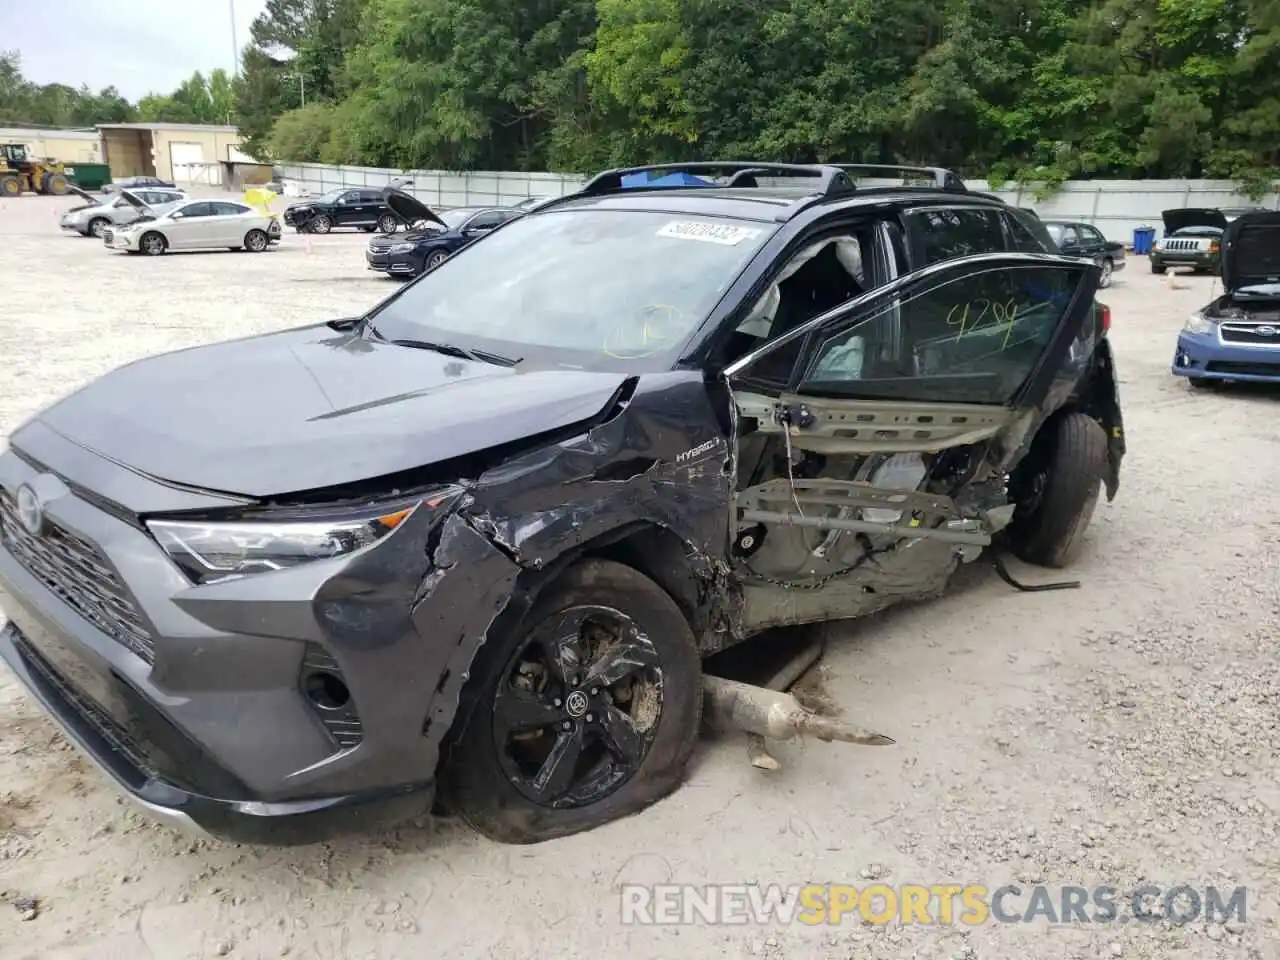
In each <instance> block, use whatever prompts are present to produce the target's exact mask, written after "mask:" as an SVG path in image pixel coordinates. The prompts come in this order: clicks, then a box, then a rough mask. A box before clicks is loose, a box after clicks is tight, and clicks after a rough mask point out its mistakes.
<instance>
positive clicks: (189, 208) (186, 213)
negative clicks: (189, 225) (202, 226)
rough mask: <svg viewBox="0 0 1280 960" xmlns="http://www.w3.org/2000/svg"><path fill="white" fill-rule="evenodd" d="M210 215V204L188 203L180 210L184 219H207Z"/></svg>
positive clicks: (211, 210)
mask: <svg viewBox="0 0 1280 960" xmlns="http://www.w3.org/2000/svg"><path fill="white" fill-rule="evenodd" d="M212 215H213V204H211V203H189V204H187V205H186V206H185V207H183V208H182V216H183V217H184V218H191V217H209V216H212Z"/></svg>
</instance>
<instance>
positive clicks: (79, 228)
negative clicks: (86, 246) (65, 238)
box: [58, 220, 89, 237]
mask: <svg viewBox="0 0 1280 960" xmlns="http://www.w3.org/2000/svg"><path fill="white" fill-rule="evenodd" d="M58 226H59V227H61V228H62V229H63V230H66V231H68V232H70V233H78V234H80V236H82V237H87V236H88V235H89V228H88V227H87V226H85V225H84V224H83V223H78V222H76V221H74V220H60V221H58Z"/></svg>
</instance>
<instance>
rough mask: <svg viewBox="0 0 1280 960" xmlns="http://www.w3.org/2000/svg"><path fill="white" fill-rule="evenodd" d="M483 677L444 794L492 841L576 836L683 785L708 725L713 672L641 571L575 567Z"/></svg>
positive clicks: (487, 659)
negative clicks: (706, 679)
mask: <svg viewBox="0 0 1280 960" xmlns="http://www.w3.org/2000/svg"><path fill="white" fill-rule="evenodd" d="M615 614H616V615H617V616H615ZM615 626H616V627H617V629H616V630H615V629H614V627H615ZM619 637H621V638H622V639H624V640H625V641H626V649H625V650H620V649H619ZM548 651H556V652H557V653H556V654H555V655H552V656H550V657H548V656H547V652H548ZM539 652H541V653H539ZM539 656H541V657H543V659H542V661H541V662H542V663H544V664H546V665H547V666H544V667H543V668H541V669H539V668H538V667H537V664H536V661H537V660H538V657H539ZM471 677H472V680H471V683H472V684H474V686H473V687H470V688H468V698H469V705H470V707H471V709H470V710H469V711H468V713H467V715H466V716H465V719H464V720H463V723H464V726H463V727H462V729H461V733H460V735H459V737H458V739H457V741H456V743H455V744H454V745H453V749H452V750H451V751H450V753H449V757H448V760H447V761H446V764H445V773H444V777H443V784H444V788H445V793H446V795H447V797H448V798H449V801H450V805H451V807H452V808H453V809H454V810H456V811H457V812H458V813H459V814H460V815H461V816H462V817H463V819H465V820H466V821H467V822H468V823H469V824H471V826H472V827H474V828H475V829H476V830H478V831H479V832H480V833H482V834H484V835H485V836H487V837H490V838H491V839H493V840H497V841H500V842H503V843H537V842H540V841H543V840H550V839H552V838H554V837H563V836H568V835H570V834H574V833H579V832H581V831H584V830H590V829H592V828H594V827H598V826H601V825H602V824H605V823H609V822H610V821H613V820H617V819H620V818H622V817H626V816H629V815H631V814H633V813H637V812H639V811H640V810H643V809H644V808H645V807H648V806H649V805H650V804H653V803H655V802H656V801H658V800H659V799H661V798H662V797H664V796H666V795H667V794H669V793H671V791H673V790H675V789H676V787H678V786H679V785H680V781H681V779H682V777H683V774H684V770H685V767H686V766H687V764H688V761H689V756H690V754H691V753H692V752H693V747H694V744H695V742H696V740H697V736H698V728H699V723H700V722H701V716H702V663H701V659H700V657H699V655H698V650H697V645H696V644H695V642H694V637H693V632H692V631H691V630H690V629H689V624H688V622H687V621H686V620H685V617H684V614H683V613H682V612H681V611H680V608H679V607H678V606H676V603H675V601H673V600H672V599H671V597H670V596H669V595H668V594H667V593H666V591H664V590H663V589H662V588H661V587H659V586H658V585H657V584H656V583H654V582H653V581H652V580H650V579H649V578H648V577H646V576H644V575H643V574H641V573H639V572H637V571H636V570H633V569H632V568H631V567H627V566H623V565H622V564H619V563H614V562H612V561H609V560H587V561H584V562H582V563H580V564H578V565H576V566H574V567H571V568H569V570H567V571H566V572H565V573H564V574H563V575H562V576H561V577H560V578H559V580H557V581H556V582H555V583H554V584H552V585H551V586H550V587H548V588H547V590H546V592H545V593H544V594H543V595H542V596H541V597H540V598H539V599H538V601H537V602H536V603H535V604H534V607H533V609H532V610H530V612H529V614H528V616H527V617H526V618H525V619H524V621H523V622H522V623H521V624H520V625H519V626H517V627H516V628H515V629H514V630H512V631H511V632H510V633H509V634H508V635H506V636H504V637H490V639H489V642H488V643H486V644H485V645H484V646H483V647H481V649H480V653H479V655H478V656H477V657H476V660H475V662H474V663H473V664H472V667H471ZM602 677H603V679H602ZM610 677H617V678H618V679H617V681H616V682H611V680H610V679H609V678H610ZM593 691H594V692H593ZM553 698H554V699H553ZM517 707H518V708H521V710H523V711H528V710H530V709H532V710H533V711H534V719H532V720H530V719H528V718H527V716H526V715H525V714H523V713H521V714H520V715H519V716H517V713H516V708H517ZM460 719H461V718H460ZM504 720H505V721H506V722H504ZM517 721H520V722H517ZM574 743H576V744H578V746H579V748H580V749H581V753H578V752H577V751H576V750H575V748H574V747H573V746H572V744H574ZM543 748H545V749H543ZM570 751H573V752H570ZM566 756H568V757H569V760H567V761H565V760H564V758H565V757H566ZM593 759H594V760H595V762H594V764H593V763H592V760H593ZM560 761H564V762H560ZM535 798H537V799H535Z"/></svg>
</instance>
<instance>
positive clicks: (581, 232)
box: [371, 210, 777, 366]
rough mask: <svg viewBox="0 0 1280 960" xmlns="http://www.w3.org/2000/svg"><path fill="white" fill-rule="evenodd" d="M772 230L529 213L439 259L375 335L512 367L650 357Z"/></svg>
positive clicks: (378, 318)
mask: <svg viewBox="0 0 1280 960" xmlns="http://www.w3.org/2000/svg"><path fill="white" fill-rule="evenodd" d="M776 229H777V227H776V225H774V224H772V223H770V224H764V223H757V222H754V221H740V220H727V219H721V218H711V217H696V216H690V215H688V214H675V213H661V212H649V211H645V212H638V211H626V212H624V211H611V210H569V211H563V210H562V211H555V212H549V213H544V214H541V215H536V214H535V215H533V216H528V217H523V218H521V219H519V220H514V221H510V222H508V223H507V224H506V225H505V226H503V227H502V228H501V229H500V230H496V231H494V232H493V234H491V235H490V236H488V237H486V238H485V239H483V240H481V241H479V242H478V243H476V244H474V245H472V246H469V247H467V248H466V249H465V250H464V251H463V252H462V253H459V254H458V255H456V256H454V257H452V258H451V259H449V260H446V261H445V262H444V263H443V264H441V265H440V266H439V267H437V268H436V269H434V270H432V271H431V272H430V273H427V274H426V275H424V276H423V277H422V279H420V280H419V281H417V282H416V283H414V284H412V285H411V286H409V287H407V288H406V289H405V291H404V292H403V293H402V294H400V295H398V296H396V297H393V298H392V299H390V300H388V301H386V302H385V303H384V304H383V305H382V306H381V307H380V308H378V309H377V310H376V311H375V312H374V313H373V314H372V316H371V320H372V325H373V327H374V328H375V329H376V331H377V333H378V334H379V335H380V336H382V337H384V338H385V339H388V340H396V339H420V340H430V341H437V342H438V341H451V342H452V341H458V340H461V341H462V342H463V343H465V342H467V340H468V339H469V338H480V339H483V340H488V341H493V342H494V343H495V347H494V348H495V349H496V350H497V351H498V352H500V353H504V354H509V355H510V356H513V357H516V356H524V355H525V352H524V348H526V347H529V348H533V349H538V348H542V349H544V350H550V351H554V352H557V353H561V354H563V353H565V352H567V353H569V354H572V355H573V356H562V357H561V358H560V359H561V360H562V361H563V362H566V363H571V364H575V365H584V364H602V365H604V366H616V365H617V364H616V363H615V362H614V361H636V360H645V359H649V358H653V357H658V356H662V355H665V354H667V353H669V352H670V351H673V350H676V349H678V348H680V347H681V346H683V344H684V342H685V341H686V340H687V339H688V337H689V336H690V335H691V334H692V333H693V332H694V330H695V329H697V327H698V326H699V324H701V322H702V321H703V320H704V319H705V318H706V316H707V314H708V313H710V312H711V309H712V308H713V307H714V306H715V305H716V303H717V302H718V301H719V300H720V298H721V297H722V296H723V295H724V293H725V291H726V290H727V289H728V287H729V285H730V284H731V283H732V282H733V280H734V278H735V277H737V275H738V273H739V272H740V271H741V270H742V268H743V267H744V266H745V265H746V263H747V261H748V260H749V259H750V258H751V256H752V254H754V253H755V252H756V251H757V250H758V249H759V248H760V246H761V245H762V244H763V243H764V242H765V240H767V239H768V237H769V236H770V235H771V234H772V233H773V232H774V231H775V230H776ZM502 344H505V345H507V346H505V348H504V347H503V346H501V345H502Z"/></svg>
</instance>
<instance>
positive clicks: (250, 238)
mask: <svg viewBox="0 0 1280 960" xmlns="http://www.w3.org/2000/svg"><path fill="white" fill-rule="evenodd" d="M270 242H271V241H270V239H268V237H267V235H266V233H264V232H263V231H262V230H256V229H255V230H250V231H249V232H248V233H246V234H245V235H244V248H245V249H246V250H248V251H249V252H250V253H261V252H262V251H263V250H265V249H267V244H269V243H270Z"/></svg>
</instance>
